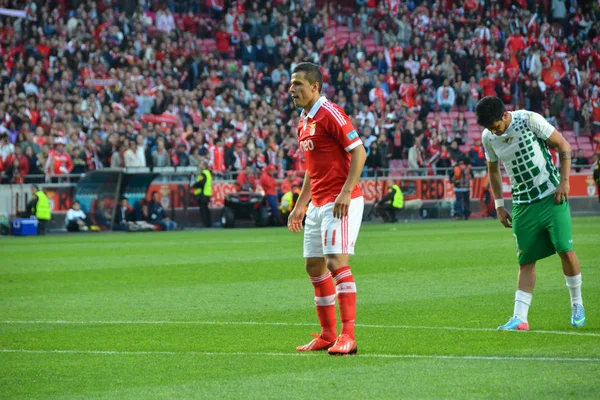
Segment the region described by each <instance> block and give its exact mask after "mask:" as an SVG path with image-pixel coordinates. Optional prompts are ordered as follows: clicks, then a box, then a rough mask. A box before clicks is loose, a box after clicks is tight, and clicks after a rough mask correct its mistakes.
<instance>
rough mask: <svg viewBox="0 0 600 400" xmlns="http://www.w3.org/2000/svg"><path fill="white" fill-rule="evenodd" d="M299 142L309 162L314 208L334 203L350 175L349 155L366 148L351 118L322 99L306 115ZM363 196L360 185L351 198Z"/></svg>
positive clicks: (336, 106)
mask: <svg viewBox="0 0 600 400" xmlns="http://www.w3.org/2000/svg"><path fill="white" fill-rule="evenodd" d="M298 141H299V144H300V149H301V150H302V152H303V153H304V156H305V158H306V167H307V168H306V169H307V173H308V176H309V178H310V185H311V195H312V201H313V204H314V205H315V206H317V207H320V206H323V205H325V204H328V203H333V202H334V201H335V199H336V198H337V196H338V195H339V194H340V192H341V191H342V187H343V186H344V184H345V183H346V179H347V178H348V173H349V172H350V160H351V156H350V154H349V152H350V151H351V150H353V149H354V148H356V147H357V146H361V145H362V140H360V138H359V137H358V133H357V132H356V130H355V129H354V127H353V126H352V123H351V122H350V118H348V116H347V115H346V113H344V110H342V108H341V107H340V106H338V105H337V104H335V103H332V102H330V101H328V100H327V99H326V98H325V97H320V98H319V100H317V102H316V103H315V104H314V105H313V107H312V108H311V109H310V111H309V112H308V113H306V111H303V112H302V116H301V118H300V122H299V124H298ZM360 196H362V192H361V190H360V186H359V185H356V187H355V188H354V190H353V191H352V195H351V197H352V198H353V199H354V198H357V197H360Z"/></svg>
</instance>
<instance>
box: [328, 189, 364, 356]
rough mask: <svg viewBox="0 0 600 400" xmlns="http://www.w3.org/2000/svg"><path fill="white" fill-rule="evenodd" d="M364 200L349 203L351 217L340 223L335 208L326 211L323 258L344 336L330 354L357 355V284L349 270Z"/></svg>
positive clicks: (337, 341) (331, 207)
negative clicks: (335, 292)
mask: <svg viewBox="0 0 600 400" xmlns="http://www.w3.org/2000/svg"><path fill="white" fill-rule="evenodd" d="M363 209H364V199H363V198H362V197H359V198H357V199H353V200H352V201H351V202H350V207H349V208H348V216H347V217H344V218H342V219H341V220H340V219H336V218H333V204H328V205H326V206H324V207H323V224H322V226H321V232H322V235H323V244H324V246H323V247H324V254H325V260H326V264H327V269H329V271H331V274H332V276H333V279H334V280H335V283H336V291H337V299H338V306H339V310H340V319H341V320H342V333H341V334H340V336H339V337H338V339H337V340H336V343H335V345H334V346H333V347H331V348H330V349H329V353H330V354H340V355H344V354H354V353H356V351H357V347H356V339H355V336H354V323H355V320H356V284H355V282H354V276H353V275H352V270H351V269H350V266H349V260H350V255H352V254H354V246H355V244H356V240H357V238H358V232H359V230H360V224H361V221H362V213H363Z"/></svg>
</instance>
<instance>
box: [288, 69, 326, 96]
mask: <svg viewBox="0 0 600 400" xmlns="http://www.w3.org/2000/svg"><path fill="white" fill-rule="evenodd" d="M297 72H304V76H305V77H306V80H307V81H308V82H309V83H310V84H313V83H315V82H318V83H319V92H320V91H321V88H323V74H322V73H321V68H319V66H318V65H317V64H313V63H310V62H303V63H300V64H298V65H296V67H295V68H294V70H293V71H292V74H295V73H297Z"/></svg>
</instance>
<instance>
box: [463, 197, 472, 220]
mask: <svg viewBox="0 0 600 400" xmlns="http://www.w3.org/2000/svg"><path fill="white" fill-rule="evenodd" d="M463 196H464V197H463V207H464V212H463V216H464V218H465V219H469V217H470V216H471V193H470V191H469V190H467V191H466V192H465V193H464V194H463Z"/></svg>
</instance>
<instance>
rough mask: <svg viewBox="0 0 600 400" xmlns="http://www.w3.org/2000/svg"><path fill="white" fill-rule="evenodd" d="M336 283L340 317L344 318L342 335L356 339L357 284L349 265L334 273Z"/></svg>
mask: <svg viewBox="0 0 600 400" xmlns="http://www.w3.org/2000/svg"><path fill="white" fill-rule="evenodd" d="M333 279H334V280H335V283H336V291H337V297H338V305H339V307H340V318H341V319H342V335H344V334H345V335H349V336H350V337H351V338H352V339H354V320H356V284H355V283H354V277H353V276H352V271H350V267H349V266H344V267H341V268H339V269H337V270H335V272H334V273H333Z"/></svg>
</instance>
